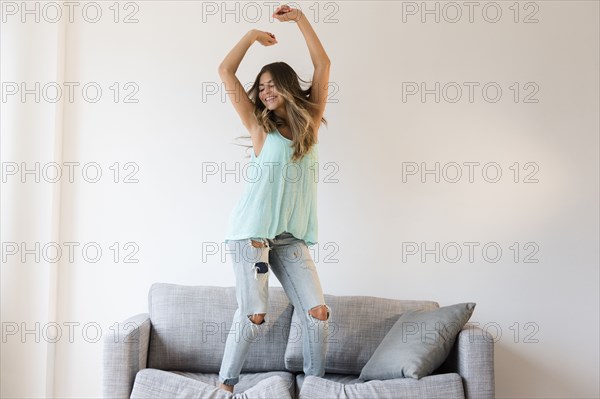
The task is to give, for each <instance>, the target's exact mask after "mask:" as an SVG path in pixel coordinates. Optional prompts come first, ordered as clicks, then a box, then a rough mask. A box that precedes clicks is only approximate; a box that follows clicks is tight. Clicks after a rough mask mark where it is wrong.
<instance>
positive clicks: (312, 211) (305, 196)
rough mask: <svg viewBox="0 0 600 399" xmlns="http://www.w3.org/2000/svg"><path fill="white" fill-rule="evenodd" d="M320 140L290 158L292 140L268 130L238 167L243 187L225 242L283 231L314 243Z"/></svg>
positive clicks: (269, 235) (308, 242)
mask: <svg viewBox="0 0 600 399" xmlns="http://www.w3.org/2000/svg"><path fill="white" fill-rule="evenodd" d="M317 146H318V144H317V143H315V144H314V145H313V146H312V147H311V149H310V150H309V151H308V153H306V154H305V155H304V157H303V158H302V159H301V160H299V161H296V162H292V161H291V159H292V154H293V153H294V149H293V147H292V140H290V139H288V138H285V137H284V136H283V135H282V134H281V133H280V132H279V130H278V129H275V130H274V131H273V132H269V133H267V137H266V139H265V143H264V145H263V147H262V149H261V151H260V154H258V157H257V156H256V155H255V153H254V148H252V149H251V153H252V154H251V156H250V161H249V162H248V163H247V164H246V165H245V166H244V167H243V168H242V169H241V171H242V178H243V179H244V181H245V182H246V186H245V188H244V191H243V193H242V197H241V198H240V199H239V200H238V202H237V203H236V205H235V207H234V208H233V210H232V212H231V214H230V216H229V223H228V228H227V233H226V236H225V242H228V241H231V240H240V239H248V238H251V239H253V240H256V241H261V240H262V239H266V238H268V239H273V238H274V237H275V236H276V235H279V234H280V233H283V232H284V231H287V232H289V233H291V234H292V235H293V236H294V237H296V238H299V239H301V240H304V241H305V242H306V244H307V245H308V246H310V245H314V244H316V243H317V229H318V224H317V182H318V177H319V175H318V173H317V172H318V148H317Z"/></svg>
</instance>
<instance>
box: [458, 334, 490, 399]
mask: <svg viewBox="0 0 600 399" xmlns="http://www.w3.org/2000/svg"><path fill="white" fill-rule="evenodd" d="M455 346H456V371H457V372H458V374H460V376H461V377H462V379H463V386H464V389H465V399H494V396H495V386H494V338H493V337H492V335H491V334H490V333H488V332H487V331H484V330H482V329H481V328H479V327H477V326H476V325H473V324H469V323H467V324H466V325H465V326H464V327H463V329H462V330H461V331H460V332H459V333H458V337H457V338H456V344H455Z"/></svg>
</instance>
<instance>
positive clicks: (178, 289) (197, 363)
mask: <svg viewBox="0 0 600 399" xmlns="http://www.w3.org/2000/svg"><path fill="white" fill-rule="evenodd" d="M325 300H326V303H327V304H328V305H329V306H330V307H331V309H332V316H331V320H330V322H331V334H330V345H329V347H330V350H329V352H328V356H327V365H326V374H325V375H324V376H323V377H322V378H320V377H316V376H305V375H304V374H303V373H302V370H301V367H302V360H303V359H302V340H301V339H298V338H299V337H298V336H297V333H298V332H297V331H296V330H297V328H298V326H299V325H300V323H299V319H298V316H299V315H298V314H297V313H295V312H293V307H292V306H291V304H290V303H289V302H288V299H287V296H286V295H285V293H284V292H283V289H282V288H281V287H270V288H269V303H270V305H269V310H268V313H267V316H266V318H265V320H266V323H267V325H268V328H267V329H265V330H263V332H264V333H261V335H263V336H262V337H261V339H259V340H258V341H256V342H254V343H253V348H252V349H251V351H250V353H249V356H248V360H247V361H246V363H245V364H244V367H243V368H242V373H241V374H240V381H239V382H238V384H236V385H235V387H234V389H235V391H234V393H233V394H231V393H229V392H226V391H224V390H222V389H220V388H218V386H219V383H218V370H219V367H220V361H221V359H222V356H223V351H224V345H225V339H226V337H227V333H229V332H230V331H229V330H230V328H231V325H230V324H231V320H232V318H233V313H234V312H235V310H236V308H237V303H236V298H235V287H211V286H195V287H192V286H181V285H175V284H164V283H157V284H154V285H153V286H152V287H151V289H150V293H149V313H148V314H139V315H136V316H133V317H131V318H129V319H127V320H125V321H123V322H122V323H120V324H119V328H118V329H117V330H116V331H115V334H110V335H106V336H105V337H104V359H103V367H104V370H103V396H104V397H105V398H111V399H113V398H123V399H125V398H130V397H132V398H150V397H151V398H167V397H169V398H172V397H173V398H200V397H202V398H267V397H268V398H284V399H285V398H289V397H292V398H298V397H302V398H356V399H364V398H392V397H393V398H404V397H405V398H417V397H420V398H428V399H429V398H442V397H443V398H465V399H476V398H477V399H492V398H494V343H493V339H492V337H491V335H490V334H489V333H488V332H485V331H483V330H482V329H481V328H479V327H476V326H475V325H469V324H467V325H465V326H464V327H463V329H462V330H461V331H460V332H459V333H458V336H457V338H456V340H455V343H454V346H453V347H452V349H451V351H450V354H449V355H448V357H447V359H446V360H445V361H444V363H443V364H442V365H441V366H440V367H439V368H437V369H436V370H434V371H433V372H432V373H431V375H427V376H425V377H422V378H420V379H413V378H394V379H388V380H379V379H374V380H370V381H362V380H360V379H359V374H360V373H361V371H362V368H363V367H364V366H365V365H366V364H367V362H368V361H369V359H370V358H371V357H372V356H373V354H374V353H375V351H376V349H377V348H378V347H379V345H380V344H381V342H382V341H383V339H384V337H385V336H386V335H387V333H388V331H389V330H390V329H391V328H392V326H393V325H394V324H395V323H396V322H397V321H398V320H399V318H400V317H401V316H402V315H404V314H406V313H407V312H408V313H409V312H411V311H415V310H429V311H431V310H435V309H439V305H438V304H437V303H436V302H433V301H407V300H395V299H386V298H377V297H365V296H345V297H344V296H335V295H325ZM293 319H294V320H293ZM293 323H296V324H295V327H294V324H293ZM286 366H287V367H286ZM299 369H300V370H299Z"/></svg>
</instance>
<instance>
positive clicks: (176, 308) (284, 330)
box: [147, 283, 293, 373]
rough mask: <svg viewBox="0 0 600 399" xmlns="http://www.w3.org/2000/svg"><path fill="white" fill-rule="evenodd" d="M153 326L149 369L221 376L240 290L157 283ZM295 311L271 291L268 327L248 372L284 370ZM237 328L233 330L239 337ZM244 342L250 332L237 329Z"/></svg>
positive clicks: (250, 357)
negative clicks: (245, 334) (237, 292)
mask: <svg viewBox="0 0 600 399" xmlns="http://www.w3.org/2000/svg"><path fill="white" fill-rule="evenodd" d="M148 301H149V313H150V320H151V323H152V329H151V333H150V347H149V351H148V364H147V367H150V368H157V369H162V370H181V371H192V372H204V373H218V372H219V369H220V367H221V360H222V359H223V353H224V350H225V341H226V339H227V334H228V332H229V329H230V328H231V326H232V321H233V315H234V313H235V311H236V309H237V300H236V295H235V287H212V286H184V285H176V284H165V283H156V284H153V285H152V287H151V288H150V292H149V295H148ZM292 310H293V306H292V305H291V304H290V303H289V300H288V298H287V296H286V294H285V292H284V291H283V288H281V287H270V288H269V307H268V310H267V314H268V315H267V319H268V323H267V324H266V327H267V328H266V329H263V330H262V332H261V333H260V334H259V336H258V337H257V339H256V340H255V341H254V342H253V343H252V345H251V346H250V350H249V353H248V357H247V358H246V362H245V363H244V365H243V367H242V370H244V372H260V371H284V370H285V363H284V354H285V350H286V346H287V342H288V336H289V334H290V329H289V326H290V324H291V318H292ZM234 331H236V329H233V331H232V333H234ZM237 333H238V338H239V339H244V333H247V334H248V336H250V335H249V334H250V332H247V331H243V330H242V331H240V329H239V328H238V329H237Z"/></svg>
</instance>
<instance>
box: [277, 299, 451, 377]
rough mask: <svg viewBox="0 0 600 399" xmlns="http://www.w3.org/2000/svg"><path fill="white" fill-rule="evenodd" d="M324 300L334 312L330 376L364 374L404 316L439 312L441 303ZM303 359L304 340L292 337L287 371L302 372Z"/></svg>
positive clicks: (296, 318)
mask: <svg viewBox="0 0 600 399" xmlns="http://www.w3.org/2000/svg"><path fill="white" fill-rule="evenodd" d="M324 296H325V303H326V304H327V305H329V307H330V308H331V315H330V319H329V337H328V342H329V344H328V351H327V357H326V360H325V372H326V373H340V374H360V372H361V370H362V368H363V367H364V365H365V364H366V363H367V361H368V360H369V359H370V358H371V356H372V355H373V353H374V352H375V349H377V346H379V344H380V343H381V341H382V340H383V338H384V337H385V335H386V334H387V333H388V331H389V330H390V329H391V328H392V326H393V325H394V323H395V322H396V321H397V320H398V318H399V317H400V315H402V313H404V312H406V311H408V310H421V309H422V310H434V309H437V308H439V304H438V303H437V302H433V301H424V300H400V299H387V298H378V297H373V296H336V295H328V294H325V295H324ZM299 317H300V314H299V312H298V311H297V310H294V312H293V315H292V321H291V322H292V325H296V326H298V325H300V318H299ZM302 359H303V357H302V339H295V337H294V335H293V334H292V335H290V340H289V342H288V346H287V350H286V352H285V365H286V368H287V369H288V370H290V371H295V372H301V371H302Z"/></svg>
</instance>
